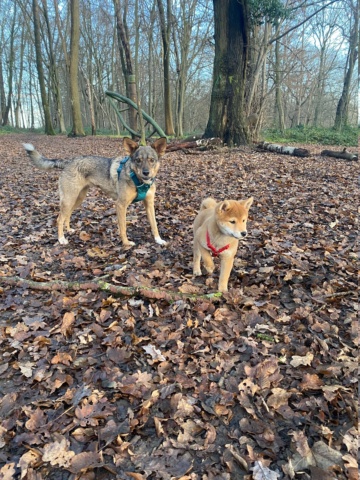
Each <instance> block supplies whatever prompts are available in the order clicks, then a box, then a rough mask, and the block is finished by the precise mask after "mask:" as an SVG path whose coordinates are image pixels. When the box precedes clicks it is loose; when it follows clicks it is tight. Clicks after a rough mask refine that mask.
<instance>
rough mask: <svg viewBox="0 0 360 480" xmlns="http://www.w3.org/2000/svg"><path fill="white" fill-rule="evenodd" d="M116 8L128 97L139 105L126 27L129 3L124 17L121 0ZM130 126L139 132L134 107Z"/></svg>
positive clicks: (116, 1)
mask: <svg viewBox="0 0 360 480" xmlns="http://www.w3.org/2000/svg"><path fill="white" fill-rule="evenodd" d="M114 7H115V16H116V30H117V35H118V43H119V50H120V52H122V53H123V71H124V76H125V84H126V96H127V97H128V98H130V100H132V101H133V102H134V103H137V95H136V77H135V68H134V65H133V60H132V55H131V50H130V42H129V36H128V29H127V25H126V13H127V1H126V2H125V6H124V15H123V16H122V14H121V8H120V7H121V5H120V0H114ZM129 126H130V128H132V130H134V131H137V117H136V110H135V109H134V108H132V107H129Z"/></svg>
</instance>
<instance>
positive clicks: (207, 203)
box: [200, 197, 217, 210]
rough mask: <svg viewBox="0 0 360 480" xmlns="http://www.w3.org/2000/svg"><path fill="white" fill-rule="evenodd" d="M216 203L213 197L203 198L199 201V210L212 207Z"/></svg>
mask: <svg viewBox="0 0 360 480" xmlns="http://www.w3.org/2000/svg"><path fill="white" fill-rule="evenodd" d="M216 204H217V201H216V200H214V199H213V198H210V197H209V198H205V199H204V200H203V201H202V202H201V206H200V210H206V209H207V208H214V207H215V206H216Z"/></svg>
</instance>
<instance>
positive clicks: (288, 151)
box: [257, 142, 310, 157]
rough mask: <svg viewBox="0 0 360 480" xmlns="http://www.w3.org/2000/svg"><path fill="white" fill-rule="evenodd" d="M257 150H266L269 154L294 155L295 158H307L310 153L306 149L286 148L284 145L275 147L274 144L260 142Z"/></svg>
mask: <svg viewBox="0 0 360 480" xmlns="http://www.w3.org/2000/svg"><path fill="white" fill-rule="evenodd" d="M257 148H260V149H261V150H268V151H269V152H276V153H281V154H285V155H294V156H295V157H309V156H310V152H309V150H306V148H296V147H288V146H284V145H277V144H276V143H269V142H262V143H259V145H258V146H257Z"/></svg>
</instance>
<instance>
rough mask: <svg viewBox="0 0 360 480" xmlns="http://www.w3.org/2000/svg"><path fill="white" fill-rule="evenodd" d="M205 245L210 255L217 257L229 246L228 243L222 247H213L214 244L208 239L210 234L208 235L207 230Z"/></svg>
mask: <svg viewBox="0 0 360 480" xmlns="http://www.w3.org/2000/svg"><path fill="white" fill-rule="evenodd" d="M206 245H207V246H208V248H209V249H210V250H211V255H212V256H213V257H218V256H219V255H220V253H222V252H224V251H225V250H227V249H228V248H229V247H230V245H229V244H228V245H225V246H224V247H221V248H219V249H217V248H215V247H214V245H213V244H212V243H211V241H210V235H209V231H208V230H207V231H206Z"/></svg>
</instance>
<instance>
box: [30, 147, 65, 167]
mask: <svg viewBox="0 0 360 480" xmlns="http://www.w3.org/2000/svg"><path fill="white" fill-rule="evenodd" d="M23 147H24V148H25V150H26V152H27V154H28V155H29V157H30V160H31V161H32V163H33V164H34V165H35V167H38V168H41V169H42V170H51V169H52V168H58V169H60V170H63V169H64V168H65V166H66V165H67V163H69V162H68V160H60V159H56V158H55V159H50V158H46V157H43V156H42V155H41V154H40V153H39V152H38V151H37V150H36V149H35V147H34V145H31V143H23Z"/></svg>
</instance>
